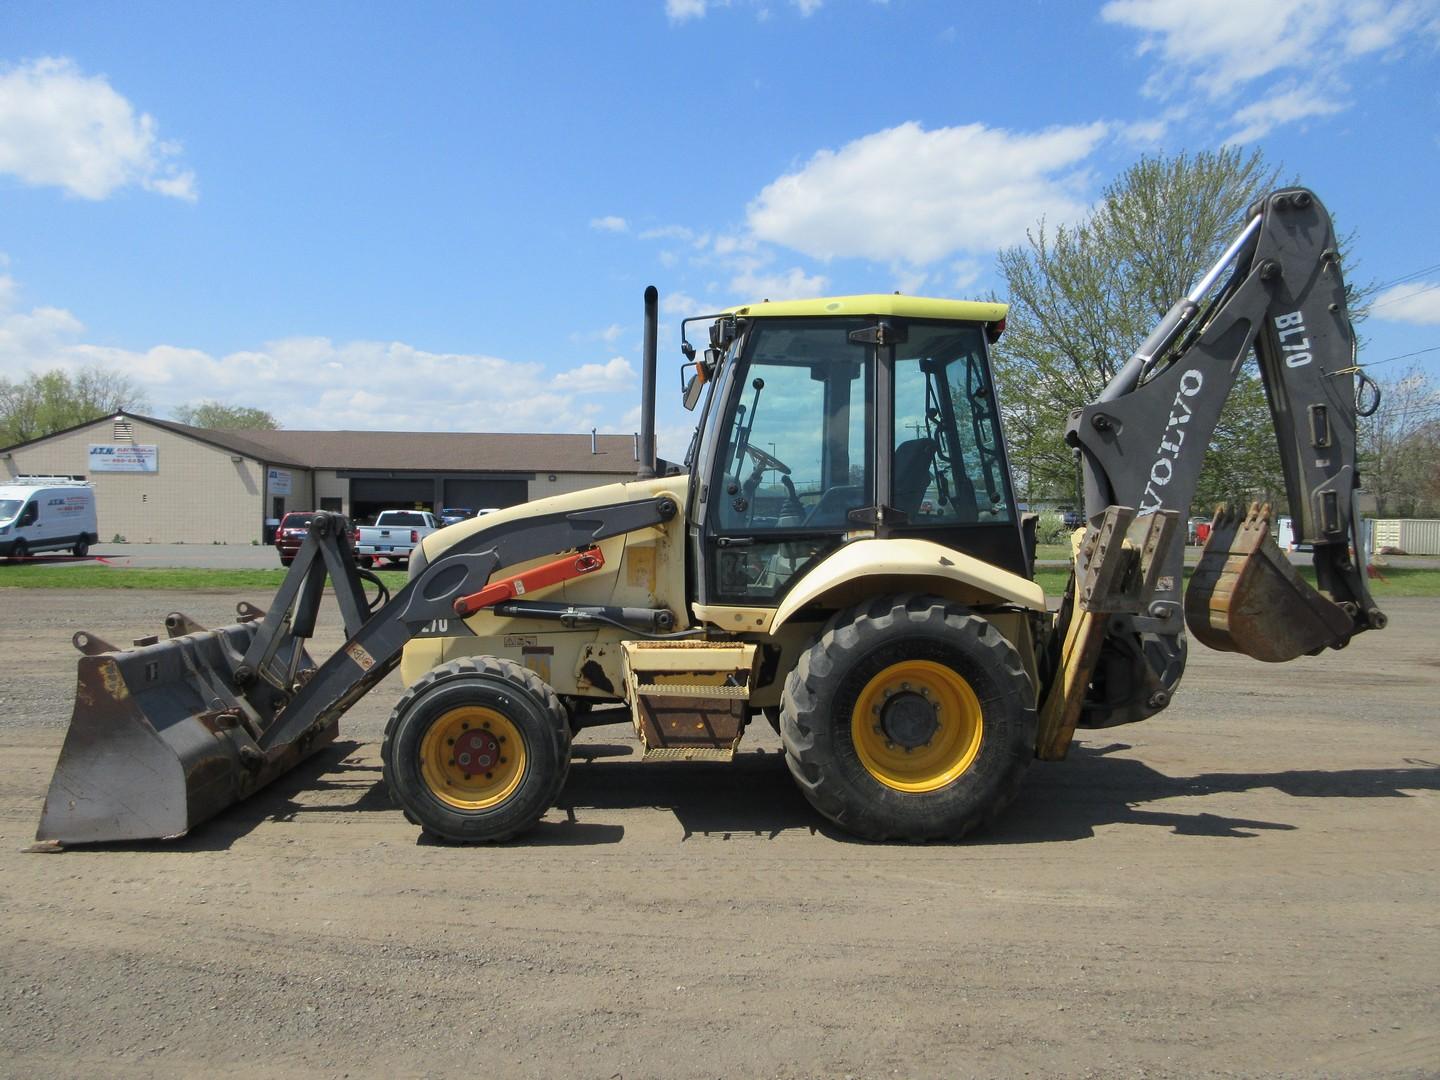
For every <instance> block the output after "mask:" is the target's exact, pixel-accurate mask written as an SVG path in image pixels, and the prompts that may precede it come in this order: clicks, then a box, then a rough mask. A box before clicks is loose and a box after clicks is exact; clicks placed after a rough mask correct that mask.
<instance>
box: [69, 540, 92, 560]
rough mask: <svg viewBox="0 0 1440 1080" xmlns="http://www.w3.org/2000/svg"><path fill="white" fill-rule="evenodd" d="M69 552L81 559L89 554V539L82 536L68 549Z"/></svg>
mask: <svg viewBox="0 0 1440 1080" xmlns="http://www.w3.org/2000/svg"><path fill="white" fill-rule="evenodd" d="M70 554H72V555H74V556H75V558H77V559H83V558H84V557H85V556H86V555H89V554H90V541H89V540H87V539H86V538H85V537H83V536H82V537H81V538H80V539H79V540H76V541H75V546H74V547H73V548H71V549H70Z"/></svg>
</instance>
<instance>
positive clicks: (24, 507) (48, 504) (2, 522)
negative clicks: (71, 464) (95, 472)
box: [0, 476, 99, 559]
mask: <svg viewBox="0 0 1440 1080" xmlns="http://www.w3.org/2000/svg"><path fill="white" fill-rule="evenodd" d="M95 529H96V525H95V489H94V488H92V487H91V486H90V485H89V484H87V483H85V482H84V481H81V480H71V479H69V478H67V477H25V476H22V477H20V478H18V479H17V480H16V481H15V482H14V483H8V484H0V555H8V556H9V557H10V558H12V559H24V558H28V557H29V556H30V555H32V554H34V553H35V552H38V551H69V552H71V553H72V554H74V555H76V556H78V557H83V556H84V555H85V554H86V553H87V552H88V551H89V550H90V545H91V544H93V543H95V542H96V540H98V539H99V537H98V536H97V535H96V532H95Z"/></svg>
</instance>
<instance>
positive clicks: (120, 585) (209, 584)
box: [0, 563, 405, 593]
mask: <svg viewBox="0 0 1440 1080" xmlns="http://www.w3.org/2000/svg"><path fill="white" fill-rule="evenodd" d="M286 573H287V571H285V570H281V569H278V568H277V569H275V570H204V569H190V568H184V567H161V566H145V567H139V566H106V565H104V564H101V563H97V564H87V565H85V566H46V565H44V564H43V563H33V564H30V565H27V566H0V589H3V588H6V587H11V588H20V589H174V590H177V591H180V592H204V591H207V590H215V589H254V590H256V591H257V592H262V591H263V592H274V591H275V590H276V589H278V588H279V587H280V583H281V582H282V581H284V580H285V574H286ZM378 573H379V575H380V580H381V581H383V582H385V586H386V588H388V589H389V590H390V591H391V592H392V593H393V592H395V591H396V590H397V589H399V588H401V587H402V586H404V584H405V571H404V570H381V571H378Z"/></svg>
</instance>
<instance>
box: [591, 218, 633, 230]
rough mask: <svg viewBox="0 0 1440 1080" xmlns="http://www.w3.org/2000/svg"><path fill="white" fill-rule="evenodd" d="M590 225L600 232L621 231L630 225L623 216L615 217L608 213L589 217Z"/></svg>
mask: <svg viewBox="0 0 1440 1080" xmlns="http://www.w3.org/2000/svg"><path fill="white" fill-rule="evenodd" d="M590 227H591V228H592V229H596V230H598V231H600V232H614V233H622V232H625V231H627V230H628V229H629V228H630V225H629V224H628V223H627V222H626V220H625V219H624V218H623V217H616V216H615V215H614V214H609V215H607V216H606V217H597V218H591V219H590Z"/></svg>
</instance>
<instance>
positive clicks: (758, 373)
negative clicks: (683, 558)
mask: <svg viewBox="0 0 1440 1080" xmlns="http://www.w3.org/2000/svg"><path fill="white" fill-rule="evenodd" d="M873 322H874V321H873V320H859V319H833V318H832V319H773V320H771V319H757V320H755V321H754V323H753V324H752V325H751V327H750V328H749V330H748V331H747V334H746V339H745V342H744V345H743V347H742V349H741V350H740V353H739V359H738V360H737V361H734V364H735V366H734V368H733V369H732V370H731V371H730V372H727V378H726V380H725V383H724V398H723V400H722V401H720V402H718V403H717V404H719V405H720V406H721V409H720V412H719V413H718V420H717V426H716V428H715V430H714V432H713V438H712V439H711V440H710V441H709V444H708V447H707V450H708V453H709V461H708V466H709V467H708V472H707V475H706V476H705V477H704V480H703V483H704V487H703V493H702V498H701V500H700V504H699V506H698V507H697V511H698V516H699V520H700V522H701V533H700V544H699V548H700V553H701V561H702V564H703V566H702V568H701V573H700V574H699V585H700V590H699V591H700V597H701V602H702V603H705V604H717V605H735V606H744V607H773V606H775V605H776V604H777V603H778V602H779V600H780V598H781V597H782V596H783V595H784V594H785V592H786V591H787V590H788V589H789V588H790V587H791V585H793V584H794V582H795V581H796V580H798V579H799V577H800V576H801V575H802V574H803V573H804V572H805V570H806V569H807V568H808V567H810V566H811V565H813V564H814V563H815V562H816V561H818V560H819V559H821V558H823V557H824V556H825V555H827V554H828V553H829V552H831V551H833V550H834V549H835V548H836V547H838V546H839V545H840V544H841V543H842V542H843V541H844V538H845V536H846V534H847V532H850V531H851V530H853V529H855V528H857V525H856V523H855V522H854V521H853V520H852V519H851V513H852V511H857V510H863V509H864V508H866V507H871V506H873V505H874V502H875V478H874V476H873V470H872V467H871V463H872V462H873V461H874V459H875V452H874V446H875V443H874V428H873V424H872V423H871V422H870V419H871V418H872V417H873V415H874V407H873V403H874V400H875V385H876V384H875V364H876V348H875V346H874V344H872V343H870V342H868V341H866V340H864V339H865V336H866V335H865V334H864V333H859V334H857V333H856V332H857V331H863V330H864V329H865V328H866V327H867V326H873Z"/></svg>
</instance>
